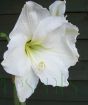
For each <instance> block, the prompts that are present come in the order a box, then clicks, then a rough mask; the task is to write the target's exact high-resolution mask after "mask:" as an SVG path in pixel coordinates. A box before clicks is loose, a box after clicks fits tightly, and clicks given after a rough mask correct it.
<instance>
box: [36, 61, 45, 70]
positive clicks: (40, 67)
mask: <svg viewBox="0 0 88 105" xmlns="http://www.w3.org/2000/svg"><path fill="white" fill-rule="evenodd" d="M45 67H46V65H45V63H44V61H40V63H39V64H38V70H40V71H41V70H44V69H45Z"/></svg>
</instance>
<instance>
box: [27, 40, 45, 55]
mask: <svg viewBox="0 0 88 105" xmlns="http://www.w3.org/2000/svg"><path fill="white" fill-rule="evenodd" d="M42 48H44V47H43V45H42V44H41V43H40V41H32V40H29V41H27V42H26V44H25V53H26V55H27V56H31V53H34V52H36V51H38V50H40V49H42Z"/></svg>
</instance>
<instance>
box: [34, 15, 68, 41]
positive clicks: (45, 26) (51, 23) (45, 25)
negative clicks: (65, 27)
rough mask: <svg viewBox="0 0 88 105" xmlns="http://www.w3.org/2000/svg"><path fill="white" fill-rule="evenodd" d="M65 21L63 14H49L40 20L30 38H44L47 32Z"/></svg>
mask: <svg viewBox="0 0 88 105" xmlns="http://www.w3.org/2000/svg"><path fill="white" fill-rule="evenodd" d="M64 23H67V20H66V19H65V17H64V16H59V17H56V16H50V17H47V18H45V19H44V20H42V21H41V22H40V24H39V25H38V28H37V29H36V32H35V33H34V35H33V38H32V40H45V39H46V37H47V36H48V33H49V32H51V31H53V30H55V29H57V28H58V27H60V26H61V25H62V24H64Z"/></svg>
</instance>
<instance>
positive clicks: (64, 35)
mask: <svg viewBox="0 0 88 105" xmlns="http://www.w3.org/2000/svg"><path fill="white" fill-rule="evenodd" d="M78 31H79V30H78V28H77V27H76V26H75V25H72V24H71V23H65V24H63V25H62V26H61V27H59V28H57V29H56V30H54V31H51V32H50V33H48V35H47V38H46V40H45V41H44V43H43V46H44V47H46V48H48V49H49V50H51V52H56V53H59V54H60V55H61V57H62V58H61V59H63V62H64V63H65V64H66V65H67V66H68V68H69V67H70V66H73V65H75V64H76V62H77V61H78V58H79V54H78V51H77V48H76V45H75V43H76V38H77V36H78V35H79V33H78Z"/></svg>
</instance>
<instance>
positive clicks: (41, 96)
mask: <svg viewBox="0 0 88 105" xmlns="http://www.w3.org/2000/svg"><path fill="white" fill-rule="evenodd" d="M25 1H26V0H0V32H6V33H7V34H9V32H10V31H11V30H12V28H13V26H14V24H15V23H16V20H17V18H18V16H19V13H20V11H21V8H22V6H23V4H24V3H25ZM33 1H36V2H37V3H40V4H42V5H43V6H45V7H48V6H49V5H50V4H51V3H52V1H54V0H33ZM66 14H67V15H68V20H69V21H70V22H72V23H73V24H76V25H77V26H78V27H79V30H80V36H79V37H78V42H77V48H78V51H79V54H80V59H79V63H77V65H76V66H75V67H71V68H70V69H69V71H70V77H69V82H70V85H69V87H67V88H59V87H56V88H52V87H51V86H44V85H43V84H42V83H39V85H38V87H37V89H36V90H35V93H34V94H33V95H32V96H31V97H30V99H29V100H27V105H49V104H50V105H76V104H80V105H88V0H67V11H66ZM6 44H7V43H6V41H5V40H3V39H0V62H1V61H2V59H3V58H2V55H3V52H4V51H5V50H6V49H7V48H6ZM13 100H14V97H13V84H12V81H11V75H8V74H7V73H5V71H4V70H3V68H2V67H1V65H0V105H14V103H13Z"/></svg>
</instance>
